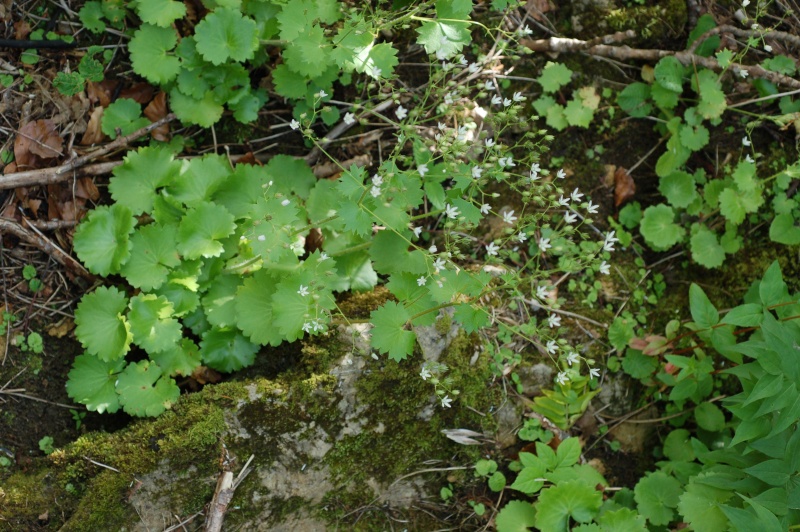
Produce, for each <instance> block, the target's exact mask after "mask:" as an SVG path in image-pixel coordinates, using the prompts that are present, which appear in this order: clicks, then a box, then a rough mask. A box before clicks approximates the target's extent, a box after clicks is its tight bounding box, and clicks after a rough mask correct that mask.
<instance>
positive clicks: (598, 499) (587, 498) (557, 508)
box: [535, 480, 603, 531]
mask: <svg viewBox="0 0 800 532" xmlns="http://www.w3.org/2000/svg"><path fill="white" fill-rule="evenodd" d="M602 502H603V496H602V494H601V493H600V492H599V491H597V490H596V489H594V486H589V485H586V484H584V483H583V482H581V481H579V480H573V481H568V482H562V483H560V484H558V485H557V486H552V487H550V488H547V489H546V490H543V491H542V492H541V493H540V494H539V500H538V502H537V503H536V504H535V507H536V527H537V528H539V529H541V530H554V531H555V530H566V529H567V525H568V523H569V520H570V518H572V519H574V520H575V521H577V522H579V523H588V522H589V521H591V520H592V519H593V518H594V517H595V515H596V514H597V511H598V510H599V509H600V505H601V504H602Z"/></svg>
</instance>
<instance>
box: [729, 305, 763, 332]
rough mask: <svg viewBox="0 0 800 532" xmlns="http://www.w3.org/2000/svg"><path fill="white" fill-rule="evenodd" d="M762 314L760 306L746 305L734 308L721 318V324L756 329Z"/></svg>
mask: <svg viewBox="0 0 800 532" xmlns="http://www.w3.org/2000/svg"><path fill="white" fill-rule="evenodd" d="M763 317H764V313H763V310H762V307H761V305H757V304H755V303H748V304H744V305H739V306H738V307H734V308H733V309H731V311H730V312H728V313H727V314H725V316H724V317H723V318H722V323H729V324H731V325H737V326H739V327H757V326H759V325H760V324H761V320H762V318H763Z"/></svg>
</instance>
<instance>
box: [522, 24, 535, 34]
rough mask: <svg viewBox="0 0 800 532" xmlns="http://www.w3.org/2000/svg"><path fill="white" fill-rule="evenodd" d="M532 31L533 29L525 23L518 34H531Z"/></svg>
mask: <svg viewBox="0 0 800 532" xmlns="http://www.w3.org/2000/svg"><path fill="white" fill-rule="evenodd" d="M532 33H533V30H532V29H531V28H530V26H528V25H527V24H525V27H524V28H520V29H519V34H520V35H531V34H532Z"/></svg>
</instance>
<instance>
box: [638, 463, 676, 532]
mask: <svg viewBox="0 0 800 532" xmlns="http://www.w3.org/2000/svg"><path fill="white" fill-rule="evenodd" d="M682 491H683V490H682V489H681V483H680V482H678V481H677V480H676V479H674V478H673V477H670V476H668V475H666V474H665V473H663V472H661V471H656V472H655V473H651V474H649V475H647V476H646V477H644V478H643V479H641V480H640V481H639V483H638V484H636V487H635V488H634V499H635V500H636V504H637V509H638V510H639V513H640V514H642V515H643V516H645V517H646V518H647V519H648V521H650V523H651V524H653V525H668V524H669V523H670V521H672V518H673V516H674V515H675V512H674V510H673V509H674V508H675V507H676V506H678V497H680V495H681V492H682Z"/></svg>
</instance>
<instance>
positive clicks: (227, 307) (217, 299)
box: [202, 275, 242, 328]
mask: <svg viewBox="0 0 800 532" xmlns="http://www.w3.org/2000/svg"><path fill="white" fill-rule="evenodd" d="M241 284H242V278H241V276H239V275H218V276H216V277H215V278H214V280H213V281H212V282H211V286H210V287H209V288H208V291H207V292H206V294H205V295H204V296H203V299H202V303H203V310H204V311H205V313H206V318H207V319H208V322H209V323H210V324H211V325H214V326H216V327H220V328H223V327H232V326H233V325H235V324H236V291H237V290H238V288H239V286H240V285H241Z"/></svg>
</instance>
